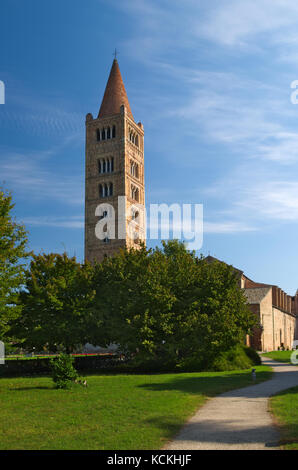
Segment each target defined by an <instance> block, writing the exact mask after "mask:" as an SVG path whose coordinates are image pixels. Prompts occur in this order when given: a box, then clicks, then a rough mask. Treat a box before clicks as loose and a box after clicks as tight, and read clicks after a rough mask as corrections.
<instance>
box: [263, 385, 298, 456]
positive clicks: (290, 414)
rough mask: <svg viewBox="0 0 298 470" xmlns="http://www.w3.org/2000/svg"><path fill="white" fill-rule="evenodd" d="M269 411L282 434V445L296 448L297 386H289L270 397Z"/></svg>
mask: <svg viewBox="0 0 298 470" xmlns="http://www.w3.org/2000/svg"><path fill="white" fill-rule="evenodd" d="M270 405H271V411H272V412H273V414H274V416H275V419H276V421H277V424H278V427H279V430H280V432H281V436H282V441H281V444H282V447H283V448H284V449H287V450H298V387H294V388H289V389H288V390H284V391H283V392H280V393H279V394H278V395H275V396H274V397H272V398H271V399H270Z"/></svg>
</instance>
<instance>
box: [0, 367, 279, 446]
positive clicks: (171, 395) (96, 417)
mask: <svg viewBox="0 0 298 470" xmlns="http://www.w3.org/2000/svg"><path fill="white" fill-rule="evenodd" d="M256 369H257V381H263V380H267V379H269V378H270V377H271V370H270V368H268V367H266V366H258V367H257V368H256ZM87 381H88V387H87V388H83V387H81V386H80V385H76V386H75V387H74V388H72V389H71V390H56V389H55V388H54V386H53V383H52V380H51V379H50V378H48V377H36V378H10V379H9V378H2V379H0V409H1V419H0V449H2V450H3V449H5V450H8V449H53V450H54V449H55V450H56V449H84V450H85V449H108V450H114V449H116V450H121V449H158V448H160V447H162V446H163V444H164V443H165V442H166V441H167V440H169V439H170V438H172V437H173V436H174V435H175V434H176V433H177V431H178V430H179V428H180V427H181V426H182V425H183V423H184V422H185V420H186V419H187V418H188V417H190V416H191V415H192V414H193V413H194V412H195V410H196V409H197V408H198V407H199V406H201V405H202V404H203V403H204V402H205V401H206V399H207V398H208V397H212V396H214V395H215V394H218V393H221V392H224V391H227V390H231V389H233V388H240V387H244V386H246V385H249V384H251V383H252V381H251V371H250V370H244V371H229V372H206V373H180V374H155V375H153V374H152V375H132V374H128V375H92V376H88V377H87Z"/></svg>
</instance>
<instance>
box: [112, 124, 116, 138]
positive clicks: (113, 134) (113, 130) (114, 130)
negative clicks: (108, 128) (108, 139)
mask: <svg viewBox="0 0 298 470" xmlns="http://www.w3.org/2000/svg"><path fill="white" fill-rule="evenodd" d="M112 137H113V139H115V137H116V126H113V129H112Z"/></svg>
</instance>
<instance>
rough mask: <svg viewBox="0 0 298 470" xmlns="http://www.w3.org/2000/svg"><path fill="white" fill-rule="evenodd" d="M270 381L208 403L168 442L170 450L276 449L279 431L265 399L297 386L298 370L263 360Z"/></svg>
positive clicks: (264, 358) (236, 391)
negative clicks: (267, 367)
mask: <svg viewBox="0 0 298 470" xmlns="http://www.w3.org/2000/svg"><path fill="white" fill-rule="evenodd" d="M262 361H263V363H264V364H266V365H268V366H270V367H272V369H273V370H274V375H273V378H272V379H270V380H267V381H266V382H262V383H260V384H258V385H252V386H249V387H245V388H241V389H238V390H232V391H230V392H226V393H223V394H222V395H219V396H217V397H215V398H212V399H211V400H209V401H208V402H207V403H206V404H205V405H204V406H203V407H202V408H200V409H199V410H198V411H197V413H196V414H195V415H194V416H193V417H192V418H191V419H190V420H189V421H188V422H187V424H186V425H185V426H184V428H183V429H182V430H181V431H180V433H179V434H178V435H177V436H176V438H175V439H174V440H173V441H171V442H169V443H168V444H167V446H166V447H165V449H169V450H183V449H185V450H233V449H238V450H248V449H249V450H253V449H258V450H276V449H279V446H278V441H279V437H280V436H279V432H278V430H277V429H276V427H275V426H274V424H273V420H272V417H271V414H270V413H269V411H268V397H270V396H271V395H274V394H276V393H278V392H280V391H281V390H285V389H287V388H290V387H294V386H297V385H298V367H297V366H292V365H290V364H283V363H280V362H275V361H273V360H272V359H269V358H267V357H262Z"/></svg>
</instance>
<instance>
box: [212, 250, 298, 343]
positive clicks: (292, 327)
mask: <svg viewBox="0 0 298 470" xmlns="http://www.w3.org/2000/svg"><path fill="white" fill-rule="evenodd" d="M215 259H216V258H213V257H212V256H208V257H207V260H208V261H210V262H212V261H214V260H215ZM234 269H235V271H236V272H237V273H238V274H239V286H240V287H241V288H242V289H243V290H244V293H245V295H246V297H247V302H248V304H249V306H250V308H251V310H252V312H253V313H254V314H255V315H256V317H257V319H258V321H259V323H260V328H255V330H254V334H253V336H251V337H248V338H247V344H248V345H250V346H252V347H253V348H255V349H257V350H258V351H274V350H277V349H278V348H285V349H292V347H293V341H294V339H298V334H297V333H298V331H297V315H298V292H297V293H296V295H295V296H294V297H291V296H290V295H287V294H286V293H285V292H284V291H283V290H282V289H280V288H279V287H277V286H274V285H271V284H263V283H260V282H254V281H252V280H251V279H249V278H248V277H247V276H245V274H244V273H243V271H241V270H240V269H236V268H234Z"/></svg>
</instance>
